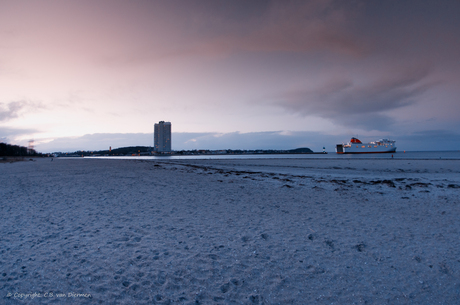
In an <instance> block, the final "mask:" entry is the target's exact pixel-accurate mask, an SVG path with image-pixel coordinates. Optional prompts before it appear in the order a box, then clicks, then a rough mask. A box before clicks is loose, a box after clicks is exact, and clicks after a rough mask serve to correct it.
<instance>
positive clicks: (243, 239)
mask: <svg viewBox="0 0 460 305" xmlns="http://www.w3.org/2000/svg"><path fill="white" fill-rule="evenodd" d="M250 240H251V238H250V237H249V236H243V237H241V241H242V242H244V243H246V242H248V241H250Z"/></svg>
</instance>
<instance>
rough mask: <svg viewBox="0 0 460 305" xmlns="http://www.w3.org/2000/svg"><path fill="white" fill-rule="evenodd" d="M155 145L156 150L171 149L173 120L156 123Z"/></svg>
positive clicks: (164, 150)
mask: <svg viewBox="0 0 460 305" xmlns="http://www.w3.org/2000/svg"><path fill="white" fill-rule="evenodd" d="M153 145H154V147H153V150H154V151H156V152H167V151H171V122H165V121H160V122H159V123H155V130H154V135H153Z"/></svg>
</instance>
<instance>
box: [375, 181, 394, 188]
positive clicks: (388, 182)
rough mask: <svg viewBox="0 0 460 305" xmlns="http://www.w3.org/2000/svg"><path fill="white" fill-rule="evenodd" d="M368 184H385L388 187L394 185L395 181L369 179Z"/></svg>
mask: <svg viewBox="0 0 460 305" xmlns="http://www.w3.org/2000/svg"><path fill="white" fill-rule="evenodd" d="M369 184H372V185H375V184H386V185H388V186H389V187H396V186H395V183H394V182H393V181H392V180H372V181H369Z"/></svg>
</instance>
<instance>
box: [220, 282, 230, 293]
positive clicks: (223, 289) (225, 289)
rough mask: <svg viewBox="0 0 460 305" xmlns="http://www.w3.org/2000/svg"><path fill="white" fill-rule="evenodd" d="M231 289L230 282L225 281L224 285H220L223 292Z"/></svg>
mask: <svg viewBox="0 0 460 305" xmlns="http://www.w3.org/2000/svg"><path fill="white" fill-rule="evenodd" d="M229 290H230V283H225V284H223V285H222V286H220V291H222V293H227V292H228V291H229Z"/></svg>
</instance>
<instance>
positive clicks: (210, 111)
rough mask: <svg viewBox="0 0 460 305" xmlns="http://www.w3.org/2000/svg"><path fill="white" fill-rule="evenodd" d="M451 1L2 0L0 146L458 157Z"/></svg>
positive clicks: (458, 83)
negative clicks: (342, 150)
mask: <svg viewBox="0 0 460 305" xmlns="http://www.w3.org/2000/svg"><path fill="white" fill-rule="evenodd" d="M458 16H460V2H459V1H458V0H452V1H449V0H442V1H423V0H414V1H404V0H394V1H392V0H385V1H372V0H366V1H364V0H363V1H358V0H357V1H332V0H323V1H218V0H213V1H193V0H187V1H186V0H183V1H147V0H133V1H125V0H124V1H116V0H98V1H93V0H91V1H85V0H79V1H66V0H62V1H57V0H55V1H40V0H37V1H21V0H13V1H7V0H0V141H3V142H7V143H11V144H20V145H27V143H28V141H29V140H30V139H34V140H35V148H36V150H38V151H41V152H51V151H74V150H99V149H107V148H108V146H112V148H115V147H122V146H131V145H143V146H151V145H153V124H154V123H155V122H158V121H160V120H164V121H170V122H172V129H173V139H172V146H173V147H172V148H173V149H175V150H180V149H195V148H209V149H225V148H234V149H237V148H241V149H255V148H285V149H290V148H296V147H305V146H306V147H310V148H312V149H313V150H315V151H318V150H322V147H323V146H326V149H327V150H328V151H333V150H334V145H335V144H337V143H340V142H342V141H348V140H349V139H350V137H351V136H359V138H360V139H361V140H362V141H363V142H367V141H372V140H378V139H379V138H382V137H386V138H391V139H394V140H396V141H397V142H396V144H397V146H398V150H400V149H404V150H452V149H455V150H458V149H460V119H459V118H460V98H459V97H460V55H459V54H460V18H459V17H458Z"/></svg>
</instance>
